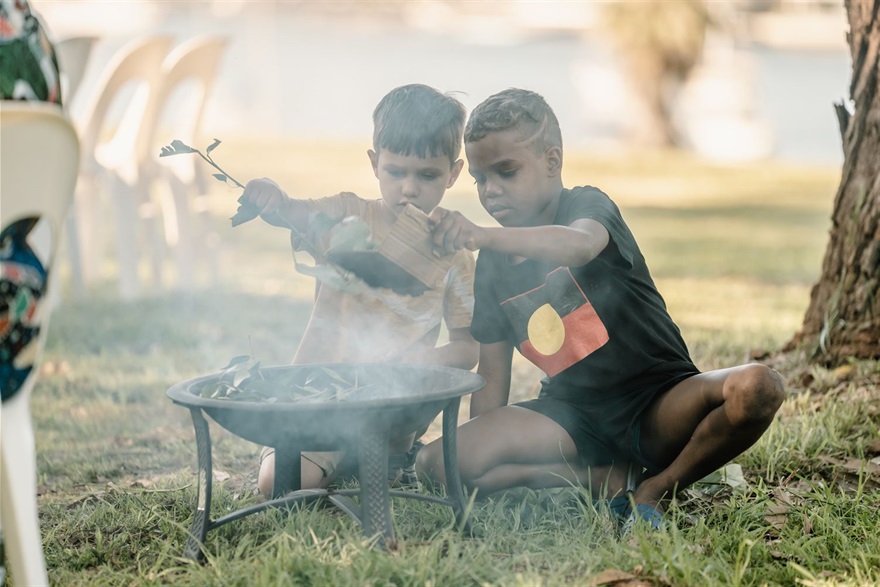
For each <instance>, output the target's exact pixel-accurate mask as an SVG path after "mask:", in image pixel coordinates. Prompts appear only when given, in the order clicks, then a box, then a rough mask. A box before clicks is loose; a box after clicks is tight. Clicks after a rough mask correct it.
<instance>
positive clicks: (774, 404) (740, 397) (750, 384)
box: [728, 363, 785, 420]
mask: <svg viewBox="0 0 880 587" xmlns="http://www.w3.org/2000/svg"><path fill="white" fill-rule="evenodd" d="M728 383H729V384H731V388H730V389H731V392H732V393H733V394H734V395H735V397H736V401H737V403H740V404H741V405H742V408H743V412H744V416H745V417H746V418H747V419H750V420H765V419H771V418H773V416H774V415H775V414H776V411H777V410H779V406H781V405H782V402H783V400H785V385H784V384H783V381H782V377H781V376H780V375H779V373H777V372H776V371H774V370H773V369H771V368H770V367H767V366H766V365H761V364H759V363H754V364H750V365H744V366H743V367H741V368H740V369H739V370H738V371H737V372H736V374H735V375H734V376H733V378H732V381H729V382H728Z"/></svg>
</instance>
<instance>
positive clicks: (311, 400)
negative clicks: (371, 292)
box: [167, 364, 485, 559]
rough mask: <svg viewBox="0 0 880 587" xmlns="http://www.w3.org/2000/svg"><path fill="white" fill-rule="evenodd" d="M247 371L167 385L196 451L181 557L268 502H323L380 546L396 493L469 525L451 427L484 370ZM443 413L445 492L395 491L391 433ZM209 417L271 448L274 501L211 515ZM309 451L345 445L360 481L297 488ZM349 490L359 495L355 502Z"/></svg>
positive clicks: (197, 552)
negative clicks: (349, 485)
mask: <svg viewBox="0 0 880 587" xmlns="http://www.w3.org/2000/svg"><path fill="white" fill-rule="evenodd" d="M244 377H245V376H244V375H238V376H236V375H235V374H233V376H232V377H230V373H229V371H226V372H223V373H215V374H212V375H205V376H203V377H196V378H194V379H190V380H188V381H184V382H181V383H178V384H177V385H174V386H172V387H171V388H170V389H168V392H167V395H168V397H169V398H171V400H172V401H173V402H174V403H176V404H178V405H181V406H183V407H186V408H188V409H189V410H190V415H191V416H192V421H193V426H194V428H195V435H196V443H197V448H198V459H199V484H198V501H197V505H196V510H195V514H194V516H193V520H192V524H191V526H190V532H189V537H188V539H187V543H186V546H185V548H184V556H186V557H188V558H192V559H201V558H202V557H203V556H204V555H203V552H202V547H203V545H204V543H205V539H206V537H207V533H208V532H209V531H210V530H213V529H215V528H217V527H219V526H222V525H224V524H226V523H228V522H232V521H234V520H237V519H239V518H242V517H244V516H247V515H250V514H253V513H256V512H259V511H262V510H264V509H267V508H270V507H278V506H285V505H290V504H292V503H298V502H312V501H316V500H319V499H326V500H328V501H329V502H330V503H332V504H334V505H336V506H337V507H339V508H340V509H342V510H343V511H344V512H345V513H346V514H348V515H350V516H351V517H353V518H354V519H355V520H357V521H358V522H359V523H360V524H361V526H362V527H363V530H364V534H365V535H366V536H367V537H369V538H373V537H375V536H377V535H378V536H379V537H381V538H383V539H384V540H382V541H380V542H379V544H381V545H385V546H390V545H393V544H394V543H395V538H394V530H393V525H392V520H391V503H390V497H392V496H394V497H408V498H413V499H419V500H422V501H430V502H434V503H440V504H444V505H448V506H450V507H452V509H453V510H454V512H455V515H456V519H457V520H458V522H459V524H460V526H461V527H462V528H463V529H469V524H468V521H467V519H466V517H465V511H466V505H467V504H466V501H465V498H464V493H463V491H462V487H461V483H460V480H459V473H458V459H457V452H456V446H455V441H456V429H457V425H458V408H459V404H460V401H461V397H462V396H464V395H467V394H469V393H473V392H475V391H477V390H479V389H481V388H482V387H483V385H484V384H485V381H484V380H483V378H482V377H480V376H479V375H477V374H475V373H472V372H470V371H464V370H461V369H453V368H450V367H440V366H427V365H390V364H332V365H288V366H281V367H268V368H263V369H259V370H258V372H248V375H247V377H252V378H253V379H251V380H250V381H251V384H250V385H247V384H246V382H245V381H244V379H243V378H244ZM224 382H225V383H224ZM316 382H317V383H316ZM212 396H214V397H212ZM221 398H224V399H221ZM441 411H442V412H443V440H442V446H443V454H444V467H445V472H446V481H447V495H446V496H445V497H442V496H438V495H427V494H423V493H414V492H412V491H398V490H391V489H390V488H389V485H388V468H389V467H388V459H389V454H388V441H389V438H390V437H392V436H399V435H403V434H406V433H409V432H414V431H416V430H419V429H422V428H424V427H426V426H427V425H428V424H430V423H431V421H432V420H433V419H434V418H435V417H436V416H437V414H438V413H440V412H441ZM205 415H207V416H209V417H210V418H211V419H212V420H214V421H215V422H216V423H217V424H219V425H220V426H221V427H223V428H225V429H226V430H228V431H229V432H232V433H233V434H235V435H237V436H240V437H242V438H244V439H246V440H250V441H252V442H255V443H257V444H262V445H266V446H272V447H275V485H274V490H273V499H271V500H269V501H266V502H263V503H260V504H257V505H254V506H250V507H246V508H243V509H241V510H238V511H236V512H232V513H230V514H227V515H225V516H223V517H221V518H218V519H216V520H212V519H211V516H210V512H211V487H212V481H213V474H212V456H211V439H210V428H209V425H208V420H207V419H206V418H205ZM314 450H319V451H320V450H344V451H350V454H352V455H354V456H356V457H357V463H358V474H357V478H358V481H359V482H360V488H359V489H342V490H333V489H329V490H325V489H306V490H300V453H301V452H302V451H314ZM353 496H356V497H359V502H358V503H356V502H354V501H353V500H352V499H351V497H353Z"/></svg>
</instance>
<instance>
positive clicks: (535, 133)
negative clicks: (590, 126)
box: [464, 88, 562, 153]
mask: <svg viewBox="0 0 880 587" xmlns="http://www.w3.org/2000/svg"><path fill="white" fill-rule="evenodd" d="M510 129H513V130H514V131H515V132H516V133H517V135H518V136H519V137H520V139H521V140H523V141H525V140H528V139H531V138H533V137H535V138H536V140H535V149H536V150H537V151H538V152H539V153H543V152H544V151H546V150H547V149H549V148H550V147H559V148H560V149H561V148H562V132H561V131H560V130H559V121H558V120H557V119H556V114H554V113H553V109H552V108H550V105H549V104H547V101H546V100H544V98H543V97H542V96H541V95H540V94H536V93H535V92H530V91H529V90H520V89H518V88H509V89H507V90H504V91H502V92H498V93H497V94H493V95H491V96H489V97H488V98H486V99H485V100H484V101H483V102H482V103H481V104H480V105H479V106H477V107H476V108H474V110H473V112H471V116H470V119H469V120H468V123H467V126H466V127H465V129H464V141H465V142H466V143H473V142H476V141H479V140H480V139H482V138H484V137H485V136H486V135H488V134H489V133H493V132H501V131H505V130H510Z"/></svg>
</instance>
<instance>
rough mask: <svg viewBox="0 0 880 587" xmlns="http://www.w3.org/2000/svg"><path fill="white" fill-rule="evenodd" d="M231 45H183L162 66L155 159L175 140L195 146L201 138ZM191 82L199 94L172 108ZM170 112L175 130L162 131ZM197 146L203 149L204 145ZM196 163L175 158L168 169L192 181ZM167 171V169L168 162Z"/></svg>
mask: <svg viewBox="0 0 880 587" xmlns="http://www.w3.org/2000/svg"><path fill="white" fill-rule="evenodd" d="M227 44H228V40H227V39H226V38H225V37H217V36H212V35H203V36H199V37H194V38H192V39H188V40H186V41H184V42H182V43H181V44H180V45H178V46H177V47H175V48H174V49H173V50H172V51H171V53H169V54H168V57H167V58H166V59H165V62H164V63H163V64H162V85H161V89H160V91H159V94H158V96H157V113H156V117H157V118H156V122H157V124H154V125H153V132H152V133H151V136H150V138H149V142H150V144H151V146H152V149H153V150H152V151H151V152H153V153H154V155H155V154H158V152H159V149H158V148H159V147H160V146H162V145H167V144H168V143H169V142H170V141H171V140H173V139H180V140H182V141H183V142H184V143H187V144H192V142H193V141H194V140H195V139H196V138H198V137H197V134H198V131H199V127H200V126H201V122H202V116H203V115H204V110H205V104H206V103H207V101H208V97H209V96H210V94H211V88H212V86H213V85H214V79H215V78H216V76H217V70H218V68H219V65H220V59H221V58H222V57H223V53H224V52H225V50H226V46H227ZM190 82H192V83H194V85H195V90H196V92H197V93H196V94H195V95H190V96H186V98H187V99H186V100H183V101H182V102H181V103H180V104H172V103H171V102H170V101H169V100H171V99H174V98H175V97H179V96H178V94H176V93H175V92H176V90H178V89H180V88H181V87H182V86H183V85H184V84H187V83H190ZM169 110H173V111H174V114H175V126H174V128H173V129H170V128H169V129H164V128H159V127H158V123H160V122H161V120H162V114H164V113H167V112H168V111H169ZM172 135H173V136H172ZM193 146H194V147H196V148H199V149H201V148H202V146H201V145H193ZM194 161H195V159H194V158H192V157H174V158H172V159H169V160H168V161H167V165H168V166H170V167H171V168H173V169H174V171H175V172H176V173H177V174H178V176H179V177H181V178H182V179H189V180H191V179H192V169H193V167H194ZM163 167H166V165H165V162H163Z"/></svg>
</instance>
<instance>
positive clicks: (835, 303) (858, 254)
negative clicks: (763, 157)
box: [788, 0, 880, 364]
mask: <svg viewBox="0 0 880 587" xmlns="http://www.w3.org/2000/svg"><path fill="white" fill-rule="evenodd" d="M845 4H846V12H847V15H848V18H849V25H850V33H849V35H848V40H849V45H850V52H851V53H852V62H853V72H852V82H851V83H850V97H851V99H852V103H853V104H854V110H853V111H852V114H850V113H849V112H848V110H847V109H846V108H845V107H844V106H843V105H842V104H841V105H836V108H837V113H838V119H839V121H840V128H841V134H842V137H843V150H844V163H843V173H842V176H841V179H840V187H839V188H838V190H837V196H836V198H835V201H834V211H833V212H832V217H831V220H832V226H831V238H830V240H829V242H828V248H827V249H826V251H825V259H824V261H823V263H822V274H821V276H820V277H819V281H818V283H816V285H815V286H814V287H813V290H812V293H811V299H810V306H809V308H808V309H807V313H806V315H805V316H804V323H803V326H802V328H801V332H799V333H798V334H797V335H795V337H794V339H793V340H792V341H791V342H790V343H789V344H788V348H789V349H791V348H795V347H800V348H806V349H808V350H809V351H811V352H812V358H813V359H814V360H816V361H820V362H824V363H827V364H835V363H840V362H843V361H845V360H846V359H847V358H849V357H855V358H861V359H877V358H880V0H846V2H845Z"/></svg>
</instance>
